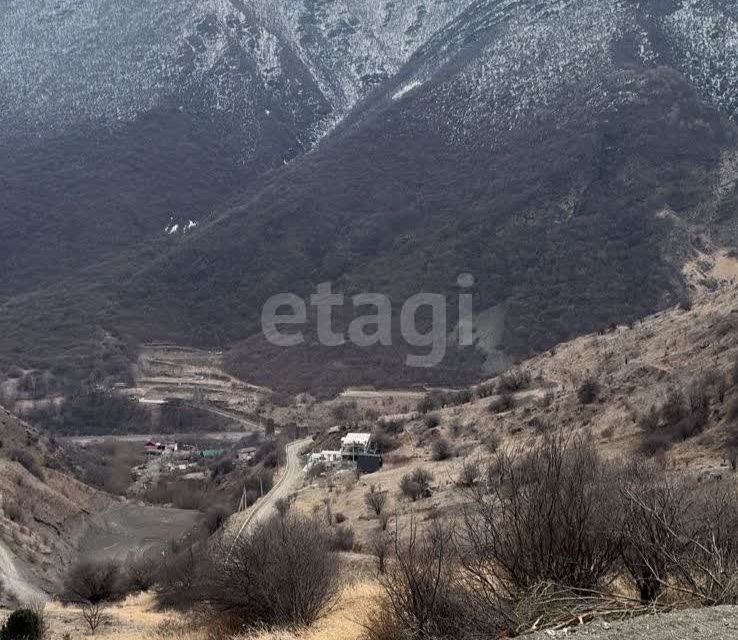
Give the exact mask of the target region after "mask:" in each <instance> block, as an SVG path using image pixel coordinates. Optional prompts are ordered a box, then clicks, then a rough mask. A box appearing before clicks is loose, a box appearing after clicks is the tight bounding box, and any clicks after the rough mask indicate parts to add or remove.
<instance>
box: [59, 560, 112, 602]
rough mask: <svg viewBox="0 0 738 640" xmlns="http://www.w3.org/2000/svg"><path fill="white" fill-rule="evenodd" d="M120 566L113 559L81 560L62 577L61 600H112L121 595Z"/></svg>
mask: <svg viewBox="0 0 738 640" xmlns="http://www.w3.org/2000/svg"><path fill="white" fill-rule="evenodd" d="M121 577H122V576H121V568H120V565H119V564H118V563H117V562H115V561H113V560H99V561H97V560H83V561H81V562H78V563H77V564H75V565H73V566H72V568H71V569H70V570H69V572H68V573H67V575H66V577H65V578H64V584H63V590H62V594H61V596H62V600H63V601H64V602H73V603H77V604H83V603H84V604H93V605H94V604H100V603H103V602H112V601H114V600H117V599H118V598H119V597H120V596H121Z"/></svg>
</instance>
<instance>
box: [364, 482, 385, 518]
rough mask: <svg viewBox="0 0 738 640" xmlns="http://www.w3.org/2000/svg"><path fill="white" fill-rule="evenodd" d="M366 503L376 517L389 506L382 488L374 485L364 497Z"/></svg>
mask: <svg viewBox="0 0 738 640" xmlns="http://www.w3.org/2000/svg"><path fill="white" fill-rule="evenodd" d="M364 502H365V503H366V506H367V507H368V508H369V510H370V511H372V512H373V513H374V515H376V516H380V515H382V511H383V510H384V507H385V505H386V504H387V494H386V493H385V492H384V491H382V488H381V487H376V486H374V485H372V486H371V487H370V489H369V491H368V492H367V493H366V494H365V495H364Z"/></svg>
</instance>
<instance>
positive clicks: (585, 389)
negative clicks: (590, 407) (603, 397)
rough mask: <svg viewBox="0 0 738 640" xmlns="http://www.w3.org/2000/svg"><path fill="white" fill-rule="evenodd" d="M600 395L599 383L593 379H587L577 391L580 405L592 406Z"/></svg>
mask: <svg viewBox="0 0 738 640" xmlns="http://www.w3.org/2000/svg"><path fill="white" fill-rule="evenodd" d="M599 395H600V383H599V382H597V380H595V379H594V378H587V379H586V380H584V381H583V382H582V384H580V385H579V388H578V389H577V398H578V399H579V402H580V404H592V403H593V402H594V401H595V400H597V398H598V397H599Z"/></svg>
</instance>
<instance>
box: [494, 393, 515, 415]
mask: <svg viewBox="0 0 738 640" xmlns="http://www.w3.org/2000/svg"><path fill="white" fill-rule="evenodd" d="M514 408H515V396H514V395H513V394H512V392H510V391H503V392H502V393H501V394H500V395H499V396H497V397H496V398H494V399H493V400H492V402H490V403H489V410H490V412H491V413H505V412H506V411H510V410H511V409H514Z"/></svg>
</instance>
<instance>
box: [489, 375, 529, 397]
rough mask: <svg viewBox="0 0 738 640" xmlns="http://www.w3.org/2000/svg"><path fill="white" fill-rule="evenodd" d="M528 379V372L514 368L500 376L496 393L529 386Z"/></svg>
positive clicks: (513, 390)
mask: <svg viewBox="0 0 738 640" xmlns="http://www.w3.org/2000/svg"><path fill="white" fill-rule="evenodd" d="M530 381H531V377H530V372H528V371H522V370H520V369H515V370H513V371H509V372H508V373H505V374H503V375H502V376H500V379H499V380H498V383H497V391H498V393H505V392H510V393H515V392H517V391H523V390H524V389H527V388H528V387H529V386H530Z"/></svg>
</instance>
